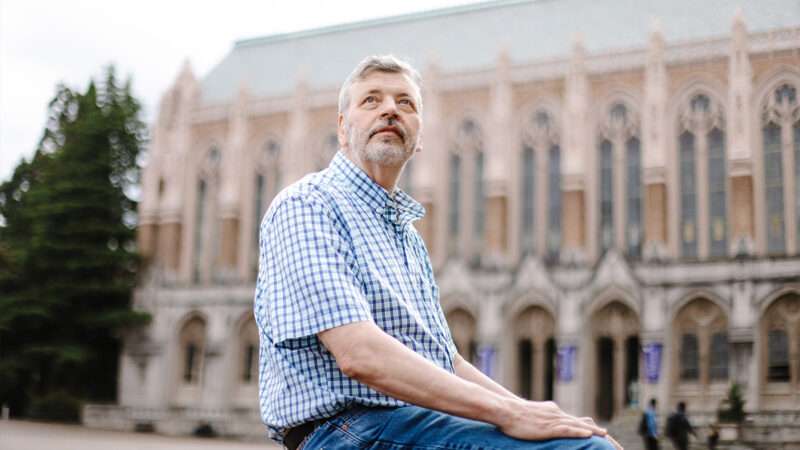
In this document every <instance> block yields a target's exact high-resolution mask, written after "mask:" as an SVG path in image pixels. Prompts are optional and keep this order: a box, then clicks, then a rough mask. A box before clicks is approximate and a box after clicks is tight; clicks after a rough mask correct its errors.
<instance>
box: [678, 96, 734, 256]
mask: <svg viewBox="0 0 800 450" xmlns="http://www.w3.org/2000/svg"><path fill="white" fill-rule="evenodd" d="M724 119H725V117H724V114H723V111H722V106H721V105H720V104H719V102H717V101H713V100H712V99H711V97H709V96H708V95H706V94H703V93H698V94H695V95H693V96H692V97H691V99H690V100H689V102H688V103H687V104H686V105H684V107H683V109H682V110H681V112H680V117H679V128H678V133H679V134H678V170H679V189H680V202H681V207H680V217H679V225H680V228H679V230H680V244H681V245H680V249H681V256H683V257H684V258H689V259H693V258H706V257H708V256H711V257H724V256H726V255H727V253H728V249H727V247H728V218H727V207H726V202H727V170H726V164H727V163H726V151H725V129H724V127H725V121H724ZM701 194H707V195H701ZM700 224H704V227H707V228H705V229H702V230H701V229H700V228H699V225H700Z"/></svg>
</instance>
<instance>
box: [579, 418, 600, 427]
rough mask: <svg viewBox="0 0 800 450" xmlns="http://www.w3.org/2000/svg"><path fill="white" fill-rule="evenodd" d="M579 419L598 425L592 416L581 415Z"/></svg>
mask: <svg viewBox="0 0 800 450" xmlns="http://www.w3.org/2000/svg"><path fill="white" fill-rule="evenodd" d="M578 419H579V420H581V421H583V422H586V423H588V424H589V425H597V424H596V423H595V422H594V419H592V418H591V417H579V418H578Z"/></svg>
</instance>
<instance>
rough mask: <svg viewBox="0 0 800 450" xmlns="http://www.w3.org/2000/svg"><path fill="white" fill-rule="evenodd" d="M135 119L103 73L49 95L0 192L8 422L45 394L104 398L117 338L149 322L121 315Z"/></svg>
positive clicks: (1, 346) (131, 280) (128, 281)
mask: <svg viewBox="0 0 800 450" xmlns="http://www.w3.org/2000/svg"><path fill="white" fill-rule="evenodd" d="M139 114H140V105H139V103H138V101H137V100H136V99H135V98H134V97H133V95H132V94H131V87H130V82H126V83H124V84H122V85H120V83H119V81H118V80H117V79H116V76H115V73H114V69H113V67H110V68H108V69H107V71H106V73H105V78H104V79H103V81H102V82H101V83H100V84H99V85H98V84H95V82H94V81H92V82H90V83H89V86H88V87H87V89H86V91H85V92H84V93H80V92H76V91H73V90H71V89H69V88H67V87H65V86H58V88H57V92H56V95H55V97H54V98H53V100H52V101H51V102H50V104H49V112H48V121H47V125H46V128H45V130H44V133H43V136H42V139H41V141H40V143H39V146H38V148H37V151H36V153H35V155H34V156H33V158H32V160H31V161H29V162H28V161H22V162H21V163H20V164H19V165H18V166H17V168H16V169H15V171H14V174H13V175H12V177H11V179H10V180H8V181H6V182H4V183H2V184H0V218H2V220H0V404H3V403H8V404H10V405H11V408H12V414H13V413H15V412H16V413H17V414H19V412H20V411H22V410H25V409H26V406H30V408H29V411H30V413H31V414H34V413H35V411H36V408H34V406H36V404H35V403H30V401H31V399H34V398H36V399H39V400H40V401H44V400H45V399H50V397H49V395H50V394H53V393H66V394H69V395H72V396H74V397H76V398H79V399H90V400H112V399H113V398H114V395H115V391H116V375H117V361H118V353H119V349H120V341H119V338H118V336H119V333H120V331H121V330H123V329H125V328H129V327H136V326H139V325H142V324H144V323H146V322H147V321H148V320H149V317H148V316H147V315H146V314H142V313H139V312H135V311H132V310H131V308H130V302H131V293H132V290H133V287H134V285H135V281H136V271H137V267H138V262H139V258H138V255H137V253H136V248H135V223H136V201H135V200H134V199H132V198H131V195H130V194H131V192H133V190H134V189H135V188H136V187H137V185H138V182H139V166H138V164H137V160H138V158H139V156H140V154H141V151H142V148H143V146H144V142H145V131H146V128H145V126H144V124H143V123H142V121H141V120H140V118H139ZM87 380H91V382H88V381H87ZM66 394H65V395H66ZM54 395H55V394H54Z"/></svg>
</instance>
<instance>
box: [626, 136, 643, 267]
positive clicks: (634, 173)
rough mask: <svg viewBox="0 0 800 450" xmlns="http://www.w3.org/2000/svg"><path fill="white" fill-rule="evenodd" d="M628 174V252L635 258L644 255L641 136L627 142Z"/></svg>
mask: <svg viewBox="0 0 800 450" xmlns="http://www.w3.org/2000/svg"><path fill="white" fill-rule="evenodd" d="M626 150H627V152H626V153H627V158H626V161H627V166H628V174H627V177H626V181H627V186H626V190H625V192H626V194H627V203H628V204H627V207H628V209H627V211H628V214H627V217H628V226H627V230H626V233H625V235H626V238H627V240H628V254H629V255H630V256H632V257H634V258H638V257H640V256H641V255H642V151H641V142H640V141H639V138H637V137H635V136H632V137H631V138H630V139H628V142H627V144H626Z"/></svg>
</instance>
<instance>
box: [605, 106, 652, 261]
mask: <svg viewBox="0 0 800 450" xmlns="http://www.w3.org/2000/svg"><path fill="white" fill-rule="evenodd" d="M638 136H639V124H638V120H637V118H636V115H635V114H633V113H632V110H631V108H630V107H629V106H627V105H626V104H625V103H624V102H622V101H617V102H615V103H613V104H612V105H611V107H610V108H609V110H608V113H607V115H606V118H605V120H604V121H603V122H602V124H601V126H600V130H599V136H598V153H597V155H598V156H597V161H598V162H597V170H598V182H599V185H598V200H599V205H598V207H599V208H598V211H599V213H598V224H599V228H598V233H599V234H598V237H597V238H598V244H599V249H600V252H601V253H603V252H605V251H607V250H609V249H611V248H620V249H623V248H624V249H625V251H626V252H627V254H628V255H629V256H631V257H638V256H639V255H640V252H641V234H642V233H641V229H642V223H641V222H642V217H641V215H642V214H641V211H642V205H641V203H642V186H641V174H640V171H641V154H640V153H641V143H640V141H639V137H638ZM618 200H619V202H618Z"/></svg>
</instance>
